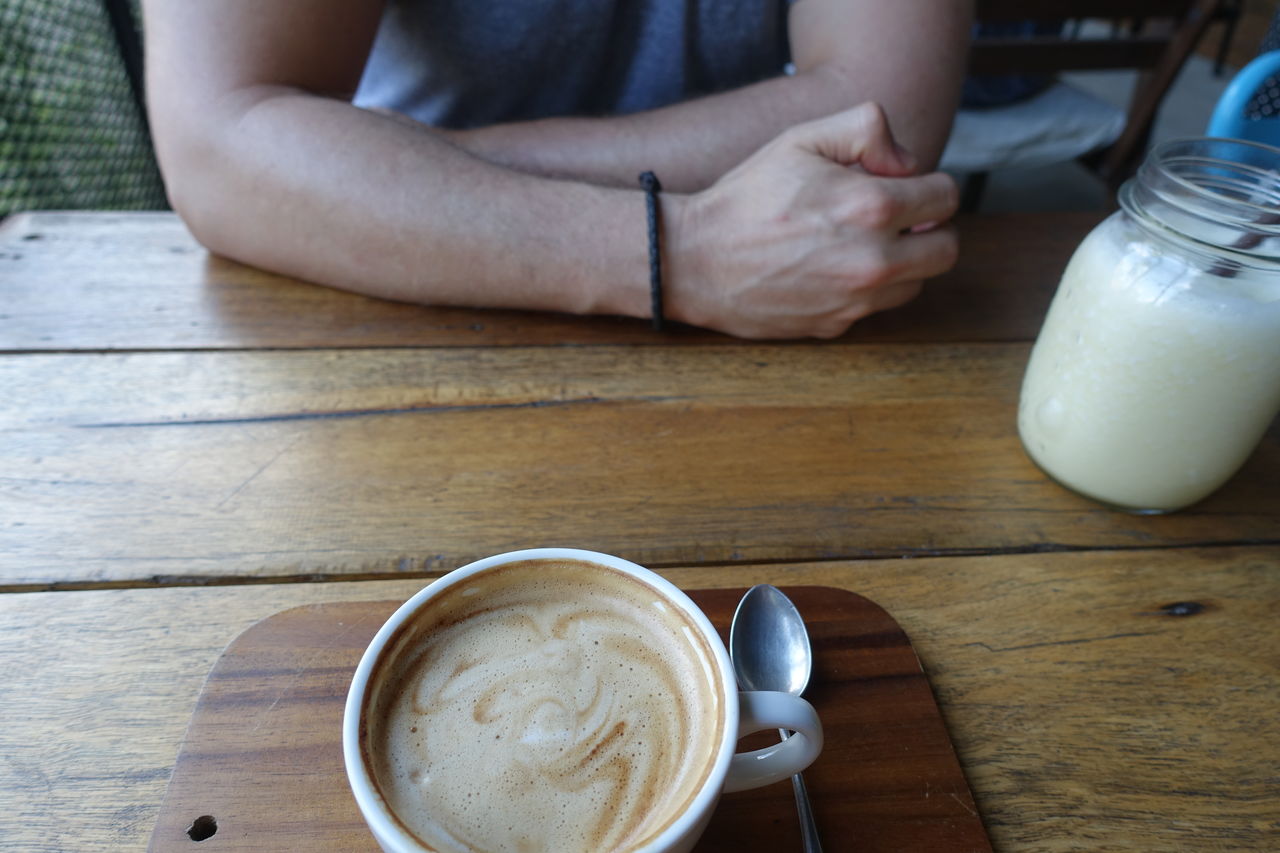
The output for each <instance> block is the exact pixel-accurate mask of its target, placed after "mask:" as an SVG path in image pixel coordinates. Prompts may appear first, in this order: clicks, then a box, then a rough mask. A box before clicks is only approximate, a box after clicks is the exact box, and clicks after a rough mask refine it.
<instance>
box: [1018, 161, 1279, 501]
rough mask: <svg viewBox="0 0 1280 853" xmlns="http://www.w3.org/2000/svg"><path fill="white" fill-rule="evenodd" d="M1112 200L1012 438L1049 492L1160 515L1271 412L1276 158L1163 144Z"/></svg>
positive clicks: (1090, 239)
mask: <svg viewBox="0 0 1280 853" xmlns="http://www.w3.org/2000/svg"><path fill="white" fill-rule="evenodd" d="M1119 198H1120V208H1121V209H1120V210H1119V211H1118V212H1116V213H1115V214H1113V215H1112V216H1110V217H1109V218H1108V219H1106V220H1105V221H1104V222H1102V223H1101V224H1100V225H1099V226H1098V227H1097V228H1095V229H1094V230H1093V232H1092V233H1090V234H1089V236H1087V237H1086V238H1085V239H1084V241H1083V242H1082V243H1081V244H1080V246H1079V248H1077V249H1076V252H1075V254H1074V255H1073V256H1072V258H1071V262H1070V263H1069V264H1068V265H1067V268H1066V271H1065V272H1064V273H1063V276H1062V282H1061V283H1060V284H1059V286H1058V292H1057V294H1056V295H1055V297H1054V300H1053V304H1052V305H1051V306H1050V308H1049V313H1048V315H1047V316H1046V318H1045V322H1044V326H1043V328H1042V329H1041V330H1040V335H1039V337H1038V338H1037V339H1036V344H1035V347H1034V348H1033V349H1032V352H1031V360H1030V362H1029V363H1028V365H1027V372H1026V376H1025V378H1024V379H1023V384H1022V396H1021V400H1020V403H1019V406H1018V432H1019V434H1020V435H1021V437H1022V443H1023V446H1024V447H1025V448H1026V450H1027V453H1028V454H1029V455H1030V456H1031V458H1032V460H1034V461H1035V462H1036V464H1037V465H1039V466H1040V468H1041V469H1042V470H1044V471H1045V473H1047V474H1048V475H1049V476H1050V477H1052V478H1053V479H1055V480H1057V481H1058V482H1059V483H1061V484H1062V485H1064V486H1066V487H1068V488H1070V489H1072V490H1074V491H1076V492H1079V493H1081V494H1083V495H1086V496H1088V497H1091V498H1094V499H1095V500H1099V501H1102V502H1104V503H1107V504H1111V505H1113V506H1117V507H1120V508H1123V509H1127V510H1131V511H1135V512H1148V513H1155V512H1169V511H1172V510H1175V509H1179V508H1181V507H1185V506H1188V505H1189V504H1192V503H1195V502H1196V501H1198V500H1200V499H1201V498H1204V497H1205V496H1207V495H1208V494H1209V493H1211V492H1213V491H1214V490H1215V489H1217V488H1218V487H1219V486H1221V485H1222V484H1223V483H1224V482H1226V480H1227V479H1228V478H1230V477H1231V475H1232V474H1234V473H1235V472H1236V470H1237V469H1238V468H1239V467H1240V465H1241V464H1243V462H1244V460H1245V459H1246V458H1247V457H1248V456H1249V454H1250V453H1251V452H1252V450H1253V448H1254V447H1255V446H1256V445H1257V443H1258V441H1259V440H1260V439H1261V438H1262V435H1263V434H1264V433H1265V432H1266V430H1267V428H1268V426H1269V425H1270V423H1271V420H1272V419H1273V418H1274V417H1275V415H1276V412H1277V410H1280V149H1276V148H1272V147H1270V146H1266V145H1258V144H1254V143H1250V142H1243V141H1240V140H1227V139H1181V140H1174V141H1172V142H1168V143H1165V144H1163V145H1161V146H1159V147H1157V148H1155V149H1154V150H1153V151H1152V152H1151V153H1150V155H1149V156H1148V157H1147V160H1146V162H1145V163H1143V165H1142V167H1141V168H1140V169H1139V171H1138V173H1137V175H1136V176H1135V177H1134V178H1132V179H1131V180H1130V181H1128V182H1127V183H1125V185H1124V186H1122V187H1121V188H1120V196H1119Z"/></svg>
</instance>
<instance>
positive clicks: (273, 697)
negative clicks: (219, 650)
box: [151, 586, 991, 853]
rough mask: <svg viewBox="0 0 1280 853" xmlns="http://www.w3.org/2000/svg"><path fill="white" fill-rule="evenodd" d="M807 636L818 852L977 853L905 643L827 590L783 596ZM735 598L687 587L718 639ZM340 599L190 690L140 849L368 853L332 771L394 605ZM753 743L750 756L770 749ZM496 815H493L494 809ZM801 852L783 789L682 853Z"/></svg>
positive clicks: (947, 750) (848, 597)
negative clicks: (354, 697) (209, 825)
mask: <svg viewBox="0 0 1280 853" xmlns="http://www.w3.org/2000/svg"><path fill="white" fill-rule="evenodd" d="M785 591H786V592H787V593H788V595H789V596H790V597H791V598H792V600H793V601H794V602H795V603H796V606H797V607H798V608H799V609H800V612H801V613H803V614H804V616H805V621H806V622H807V623H808V625H809V631H810V634H811V636H812V638H813V652H814V677H813V680H812V681H811V682H810V687H809V690H808V691H806V694H805V695H806V696H807V697H808V698H809V700H810V701H811V702H813V704H814V707H815V708H817V710H818V713H819V714H820V715H821V717H822V725H823V730H824V734H825V737H826V744H825V746H824V747H823V751H822V755H821V756H820V757H819V758H818V760H817V761H816V762H815V763H814V764H813V766H812V767H810V768H809V769H808V770H807V771H805V781H806V783H807V784H808V788H809V795H810V797H811V799H812V800H813V804H814V814H815V819H816V820H817V823H818V826H819V827H820V829H821V832H822V835H823V836H824V838H825V839H826V840H827V844H828V846H829V847H830V848H831V849H832V850H842V849H848V848H849V846H850V841H851V840H852V839H855V838H856V839H857V849H858V850H860V851H865V853H878V851H883V853H899V852H900V851H902V850H907V849H915V850H936V851H973V853H978V851H989V850H990V849H991V848H990V844H989V842H988V840H987V837H986V832H985V830H984V829H983V827H982V821H981V819H980V818H979V817H978V815H977V812H976V810H975V806H974V802H973V798H972V796H971V794H970V792H969V787H968V785H967V784H966V782H965V779H964V774H963V772H962V771H961V769H960V765H959V763H958V762H957V761H956V756H955V752H954V750H953V749H952V746H951V742H950V739H949V738H948V736H947V732H946V727H945V726H944V724H943V722H942V718H941V717H940V716H939V714H938V709H937V705H936V704H935V702H934V699H933V694H932V693H931V692H930V690H929V682H928V679H927V678H926V677H925V675H924V673H923V672H922V671H921V668H920V663H919V661H918V660H917V658H916V654H915V652H914V651H913V650H912V648H911V641H910V639H909V638H908V637H907V636H906V634H904V633H903V632H902V629H901V628H900V627H899V626H898V624H897V623H896V622H894V621H893V618H892V617H891V616H889V615H888V614H887V613H885V612H884V610H883V609H881V608H880V607H878V606H876V605H875V604H874V603H873V602H870V601H868V600H867V599H865V598H863V597H861V596H858V595H855V594H853V593H850V592H848V591H846V590H841V589H834V588H831V587H818V586H802V587H787V588H786V590H785ZM744 592H746V589H745V587H744V588H741V589H720V590H691V591H690V595H691V596H692V597H693V599H694V601H696V602H697V603H698V605H699V606H700V607H701V608H702V609H703V611H705V612H706V614H707V615H708V616H709V617H710V618H711V621H712V622H713V623H714V624H715V625H716V627H717V628H719V629H720V632H721V634H722V635H723V637H724V638H725V640H726V642H727V639H728V627H729V621H730V619H731V618H732V616H733V610H734V608H735V607H736V606H737V603H738V599H739V598H741V596H742V594H743V593H744ZM398 604H399V602H398V601H390V602H344V603H340V604H327V605H312V606H309V607H300V608H294V609H292V610H289V611H286V612H284V613H279V614H277V615H275V616H273V617H271V618H269V619H267V620H264V621H262V622H259V623H257V624H256V625H254V626H253V627H252V628H250V629H249V630H248V631H246V632H245V633H243V634H241V635H240V636H239V637H237V638H236V640H235V641H234V642H233V643H232V645H231V646H230V647H228V649H227V650H226V651H225V652H224V653H223V655H222V656H221V657H220V658H219V659H218V662H217V664H216V665H215V667H214V669H213V671H212V673H211V674H210V676H209V679H208V681H206V682H205V685H204V688H203V690H202V692H201V696H200V699H199V702H198V704H197V706H196V710H195V714H194V715H193V718H192V721H191V725H190V727H189V728H188V730H187V734H186V736H185V738H184V741H183V746H182V749H181V751H180V753H179V755H178V759H177V763H176V766H175V768H174V773H173V778H172V780H171V781H170V783H169V789H168V791H167V792H166V793H165V799H164V804H163V805H162V807H161V812H160V817H159V819H158V821H157V824H156V829H155V832H154V833H153V835H152V836H151V850H153V851H157V853H158V852H159V851H165V850H173V849H177V848H181V847H182V846H184V845H188V846H189V845H190V843H191V842H190V836H189V834H188V828H189V827H191V826H192V825H193V822H194V821H195V819H196V818H198V817H200V816H202V815H208V816H212V817H213V818H214V819H215V820H216V822H217V827H218V831H217V832H216V833H215V834H214V835H213V836H211V837H209V838H208V839H206V840H205V842H204V843H203V844H202V846H201V848H200V849H201V850H205V849H208V850H228V851H230V850H236V851H254V850H260V851H275V850H280V849H283V848H287V847H300V846H305V847H306V848H307V849H309V850H333V851H348V850H369V851H376V850H377V849H378V848H377V844H376V843H375V842H374V840H373V837H372V835H370V833H369V831H368V829H367V828H366V827H365V825H364V821H363V819H362V818H361V816H360V812H359V811H358V810H357V809H356V806H355V801H354V800H353V799H352V797H351V794H350V791H349V789H348V787H347V782H346V774H345V772H344V769H343V759H342V744H341V739H340V737H339V733H340V732H341V730H342V716H343V705H344V703H345V700H346V694H347V688H348V686H349V685H350V681H351V675H352V673H353V672H354V671H355V667H356V663H357V662H358V661H359V659H360V655H361V653H362V652H363V651H364V647H365V646H366V645H368V643H369V641H370V640H371V639H372V638H373V634H374V632H376V631H377V630H378V627H379V626H380V625H381V624H382V622H384V621H385V620H386V619H387V617H389V616H390V615H391V612H392V611H393V610H394V609H395V607H396V605H398ZM776 741H777V737H776V736H774V737H773V738H772V741H770V740H769V739H767V738H764V739H762V740H761V741H760V742H758V743H755V744H754V745H757V746H762V745H765V744H767V743H769V742H776ZM499 807H500V806H499ZM799 845H800V828H799V823H798V821H797V819H796V810H795V804H794V800H793V798H792V793H791V786H790V784H788V783H783V784H778V785H772V786H769V787H767V788H761V789H757V790H754V791H743V792H741V793H737V794H731V795H728V796H726V797H724V798H723V799H722V800H721V802H720V805H719V807H718V808H717V809H716V813H715V817H714V818H713V819H712V822H711V825H710V827H708V829H707V832H706V835H704V836H703V839H702V841H701V842H700V843H699V845H698V847H697V850H698V851H701V853H712V851H725V853H728V851H734V853H736V851H742V850H786V849H794V848H797V847H799Z"/></svg>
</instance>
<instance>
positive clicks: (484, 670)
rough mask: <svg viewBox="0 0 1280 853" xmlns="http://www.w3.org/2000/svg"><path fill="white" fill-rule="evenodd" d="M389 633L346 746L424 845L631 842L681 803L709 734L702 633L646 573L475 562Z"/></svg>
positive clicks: (707, 655)
mask: <svg viewBox="0 0 1280 853" xmlns="http://www.w3.org/2000/svg"><path fill="white" fill-rule="evenodd" d="M388 648H389V649H394V650H396V651H395V652H394V658H395V659H396V660H395V661H393V663H392V664H391V665H389V666H385V667H384V666H382V665H380V666H379V671H378V672H376V674H375V679H374V683H375V686H376V688H377V689H378V693H377V695H376V697H375V699H374V701H373V702H372V703H371V705H370V707H369V710H367V711H366V716H365V718H364V719H363V720H362V725H361V728H362V745H363V748H364V751H365V755H366V761H367V762H368V763H369V766H370V767H371V768H372V771H373V776H374V778H375V780H376V782H375V784H376V785H377V787H378V789H379V792H380V794H381V795H382V797H383V798H384V799H385V800H386V802H387V803H388V805H389V806H390V808H391V810H392V811H393V812H395V814H396V816H397V818H398V819H399V820H400V822H401V824H402V825H403V826H404V827H405V828H406V829H408V830H409V831H410V832H411V834H413V835H415V836H416V837H417V838H418V839H419V840H420V841H421V842H422V843H424V844H425V846H427V847H428V848H429V849H433V850H440V851H455V850H457V851H467V850H483V851H491V853H499V851H513V852H514V851H520V853H527V852H528V851H557V853H575V851H582V853H602V851H613V850H617V851H622V850H631V849H635V848H636V847H638V846H640V845H642V844H644V843H645V842H647V841H650V840H652V839H653V838H654V837H656V836H657V835H658V834H659V833H660V832H661V831H662V830H664V829H665V828H666V827H667V826H669V825H670V824H671V822H672V821H673V820H674V819H675V818H676V817H678V816H679V814H680V813H681V812H683V811H684V810H685V809H686V808H687V807H688V805H689V803H690V801H691V800H692V799H693V797H694V796H695V795H696V793H697V792H698V790H699V788H701V786H702V784H703V783H704V781H705V780H706V777H707V775H708V773H709V772H710V768H711V766H712V764H713V759H714V755H715V751H716V748H717V745H718V744H719V741H720V739H721V736H722V734H723V727H724V719H723V716H724V709H723V707H722V701H723V700H722V699H721V689H720V688H719V686H718V684H717V678H718V677H717V675H716V670H715V662H714V657H713V655H712V653H711V651H710V649H709V648H707V646H706V644H705V642H704V641H703V640H702V638H701V636H700V635H699V634H698V633H697V632H696V631H695V630H694V628H693V626H692V625H691V624H690V623H689V622H688V621H687V618H686V617H685V616H684V614H683V613H681V612H680V611H679V610H677V609H675V608H673V607H672V606H671V605H669V604H666V603H665V602H663V601H661V599H660V597H659V596H658V594H657V593H656V592H655V591H653V590H652V589H650V588H649V587H648V586H647V585H645V584H643V583H642V582H640V581H638V580H636V579H634V578H631V577H630V576H628V575H624V574H622V573H620V572H617V571H615V570H613V569H609V568H607V567H604V566H600V565H596V564H593V563H585V562H580V561H573V560H563V561H561V560H530V561H524V562H520V563H512V564H508V565H506V566H503V567H501V568H497V569H492V570H489V571H487V572H484V573H481V574H479V575H477V576H475V577H473V578H471V579H468V580H467V581H464V582H462V583H460V584H458V585H456V586H454V587H452V588H450V589H449V590H447V591H446V592H444V593H443V594H442V595H441V596H440V597H438V598H437V599H435V600H433V601H432V602H430V603H428V604H427V605H425V606H424V609H423V610H420V611H419V612H418V613H417V614H416V616H415V618H413V619H411V620H410V622H409V623H408V624H407V626H406V627H405V628H402V629H401V632H400V634H399V635H398V636H397V637H395V638H393V640H392V643H390V644H389V646H388ZM389 659H390V658H389V657H388V656H387V655H386V654H385V653H384V656H383V660H389ZM370 756H373V757H372V758H370Z"/></svg>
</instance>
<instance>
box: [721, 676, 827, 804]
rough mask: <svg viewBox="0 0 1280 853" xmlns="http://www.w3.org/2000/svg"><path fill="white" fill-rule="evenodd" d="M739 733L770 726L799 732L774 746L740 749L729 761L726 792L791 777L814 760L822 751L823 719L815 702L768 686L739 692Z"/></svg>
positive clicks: (751, 731)
mask: <svg viewBox="0 0 1280 853" xmlns="http://www.w3.org/2000/svg"><path fill="white" fill-rule="evenodd" d="M738 707H739V711H738V737H739V738H743V737H746V736H747V735H749V734H753V733H755V732H762V731H765V730H766V729H790V730H792V731H793V732H795V735H794V736H793V737H789V738H787V739H786V740H784V741H782V742H781V743H778V744H775V745H774V746H768V747H765V748H763V749H757V750H753V751H751V752H739V753H738V754H736V755H734V756H733V759H732V761H730V762H729V775H728V776H726V777H725V782H724V791H725V793H727V794H728V793H733V792H734V791H745V790H747V789H749V788H759V787H761V786H763V785H770V784H772V783H774V782H779V781H781V780H783V779H787V778H790V777H791V776H794V775H795V774H797V773H799V772H800V771H801V770H803V769H805V768H806V767H808V766H809V765H810V764H812V763H813V760H814V759H815V758H817V757H818V753H819V752H821V751H822V723H821V722H820V721H819V720H818V712H817V711H815V710H813V706H812V705H810V704H809V703H808V702H806V701H805V700H804V699H802V698H800V697H799V696H793V695H792V694H790V693H774V692H771V691H767V690H757V691H747V692H742V693H739V694H738Z"/></svg>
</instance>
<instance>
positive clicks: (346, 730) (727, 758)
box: [342, 548, 822, 853]
mask: <svg viewBox="0 0 1280 853" xmlns="http://www.w3.org/2000/svg"><path fill="white" fill-rule="evenodd" d="M538 559H551V560H577V561H583V562H587V563H596V564H599V565H602V566H606V567H608V568H612V569H615V570H617V571H619V572H622V573H624V574H627V575H630V576H631V577H632V578H635V579H636V580H639V581H641V582H642V583H644V584H646V585H647V586H649V587H651V588H652V589H653V591H654V592H655V593H656V594H657V595H658V596H660V598H661V599H662V600H663V601H665V602H666V603H667V604H669V605H671V606H674V607H676V608H678V609H679V610H680V611H682V612H683V613H684V614H685V616H687V617H688V621H689V623H690V624H692V625H693V626H696V629H697V631H698V632H699V633H700V634H701V635H702V639H703V640H704V641H705V643H706V647H707V648H708V649H710V650H711V653H712V656H713V657H714V664H713V665H714V666H715V667H716V669H717V670H718V676H719V677H718V679H717V683H719V684H720V685H723V688H724V689H723V695H722V696H721V697H720V698H721V700H722V701H721V702H720V703H719V704H720V709H721V711H722V713H723V717H724V719H723V722H724V724H723V725H722V726H721V727H720V731H721V732H722V736H721V738H720V743H719V744H718V746H717V747H716V749H715V753H714V759H713V762H714V764H713V767H712V768H711V770H710V772H709V773H708V775H707V776H706V779H705V781H704V782H703V783H702V786H701V787H700V788H699V789H698V791H697V793H696V795H695V796H694V797H693V798H692V799H691V800H690V801H689V805H688V807H687V808H686V809H685V810H684V811H683V812H682V813H681V814H680V815H679V816H678V817H677V818H676V819H675V820H674V821H673V822H672V823H671V824H670V825H669V826H667V828H666V829H665V830H664V831H663V832H662V833H661V834H660V835H658V836H657V837H656V838H655V839H654V840H653V841H652V842H650V843H648V844H646V845H645V846H643V847H640V848H636V849H635V851H634V853H685V851H688V850H690V849H691V848H692V847H693V845H694V843H695V842H696V841H697V840H698V838H699V836H701V835H702V832H703V830H704V829H705V828H706V826H707V823H708V821H709V820H710V818H711V814H712V812H713V811H714V810H715V807H716V803H717V802H718V801H719V798H720V794H721V793H724V792H732V791H741V790H746V789H748V788H758V787H761V786H763V785H768V784H771V783H773V782H777V781H780V780H783V779H787V778H789V777H790V776H792V775H793V774H795V773H798V772H800V771H801V770H803V769H804V768H806V767H808V766H809V765H810V764H811V763H812V762H813V760H814V759H815V758H817V756H818V753H819V752H820V751H821V749H822V725H821V723H820V722H819V720H818V715H817V713H816V712H815V711H814V709H813V706H811V705H810V704H809V703H808V702H806V701H805V700H804V699H802V698H800V697H799V696H793V695H791V694H788V693H772V692H763V691H761V692H745V691H744V692H738V691H737V690H736V688H735V685H736V679H735V677H734V673H733V665H732V663H731V662H730V660H729V654H728V652H727V651H725V647H724V643H723V642H721V640H720V637H719V635H718V634H717V633H716V630H715V628H714V627H713V626H712V624H711V621H710V620H709V619H708V618H707V617H706V615H705V614H704V613H703V612H702V611H701V610H700V609H699V608H698V606H697V605H696V604H694V603H693V601H692V600H691V599H690V598H689V597H688V596H687V595H685V594H684V593H683V592H681V591H680V589H679V588H677V587H676V586H675V585H674V584H672V583H671V582H669V581H667V580H666V579H664V578H662V577H661V576H660V575H657V574H655V573H654V572H651V571H649V570H648V569H645V568H643V567H641V566H638V565H636V564H635V563H632V562H629V561H627V560H623V559H620V558H618V557H612V556H609V555H607V554H600V553H596V552H594V551H583V550H578V549H573V548H535V549H529V550H524V551H513V552H510V553H506V554H499V555H497V556H493V557H488V558H486V559H483V560H478V561H476V562H474V563H471V564H469V565H466V566H463V567H462V568H460V569H457V570H455V571H453V572H450V573H449V574H447V575H445V576H444V577H441V578H439V579H438V580H436V581H434V582H432V583H431V584H430V585H428V586H427V587H426V588H424V589H422V590H421V591H420V592H418V593H417V594H416V595H414V596H413V597H412V598H410V599H409V600H408V601H406V602H405V603H404V604H403V605H401V606H400V608H399V609H398V610H396V612H395V613H394V614H392V616H391V618H390V619H388V620H387V622H386V623H385V624H384V625H383V626H382V628H381V629H380V630H379V631H378V633H377V634H376V635H375V636H374V638H373V641H372V642H371V643H370V644H369V647H368V648H367V649H366V650H365V653H364V656H363V657H362V658H361V659H360V664H359V666H358V667H356V673H355V676H354V678H353V679H352V681H351V689H350V691H349V692H348V694H347V704H346V710H345V713H344V716H343V721H342V751H343V758H344V760H345V763H346V769H347V778H348V780H349V781H350V783H351V790H352V792H353V793H354V794H355V798H356V803H357V805H358V806H359V808H360V812H361V814H363V815H364V819H365V821H366V822H367V823H368V824H369V828H370V829H371V830H372V831H373V835H374V837H375V838H376V839H377V841H378V843H379V844H380V845H381V846H382V849H383V850H384V851H387V853H422V851H424V850H430V849H431V848H428V847H424V846H423V845H422V843H421V842H419V841H418V839H416V838H415V837H414V836H413V835H411V834H409V833H408V832H406V831H405V829H404V828H403V827H402V826H401V824H400V822H399V821H397V820H396V819H395V818H394V817H393V816H392V815H391V812H390V810H389V808H388V806H387V804H386V803H385V802H384V800H383V798H382V796H381V795H380V794H379V793H378V789H377V786H376V785H375V783H374V780H373V777H372V772H371V770H370V768H369V767H368V766H367V764H366V761H365V759H364V757H363V755H362V754H361V747H360V725H361V718H362V712H363V710H364V708H365V705H366V703H367V702H368V701H369V699H370V692H371V691H370V690H369V688H370V676H371V674H372V673H373V672H374V671H375V664H376V663H377V662H378V661H379V659H380V657H381V655H382V654H383V652H384V649H385V648H386V646H387V643H388V640H390V639H391V638H392V636H393V635H394V634H395V633H396V631H397V629H399V628H400V627H401V626H402V625H403V624H405V623H406V622H407V621H408V620H411V619H412V618H413V617H414V615H415V613H416V612H417V611H418V610H419V609H420V608H421V607H422V605H423V604H424V603H425V602H427V601H429V600H430V599H432V598H434V597H435V596H437V595H439V594H440V593H441V592H443V591H444V590H446V589H449V588H450V587H453V586H454V585H456V584H459V583H463V582H465V581H467V579H469V578H471V577H473V576H475V575H477V574H478V573H481V572H485V571H487V570H490V569H493V568H495V567H497V566H501V565H504V564H507V563H513V562H518V561H524V560H538ZM770 729H791V730H792V731H794V732H796V735H795V736H794V737H791V738H788V739H787V740H784V741H782V742H781V743H780V744H777V745H775V746H771V747H767V748H765V749H759V750H755V751H753V752H745V753H736V754H735V749H736V746H737V741H738V739H739V738H741V737H743V736H745V735H748V734H751V733H753V732H759V731H765V730H770ZM779 796H782V794H780V795H779ZM493 807H494V808H501V803H500V802H495V803H494V804H493ZM628 853H631V851H628Z"/></svg>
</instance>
